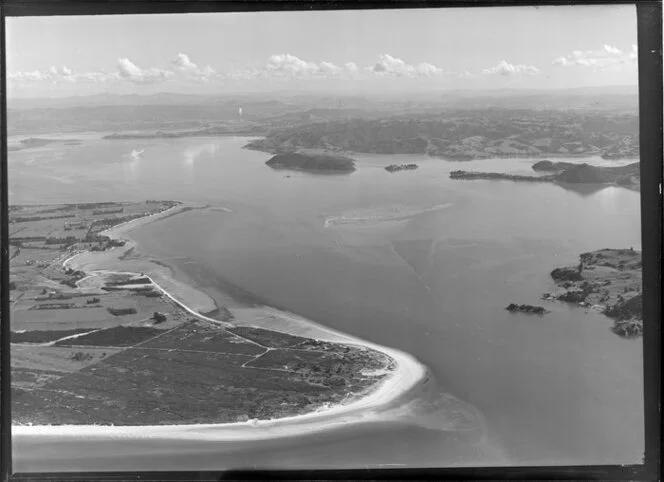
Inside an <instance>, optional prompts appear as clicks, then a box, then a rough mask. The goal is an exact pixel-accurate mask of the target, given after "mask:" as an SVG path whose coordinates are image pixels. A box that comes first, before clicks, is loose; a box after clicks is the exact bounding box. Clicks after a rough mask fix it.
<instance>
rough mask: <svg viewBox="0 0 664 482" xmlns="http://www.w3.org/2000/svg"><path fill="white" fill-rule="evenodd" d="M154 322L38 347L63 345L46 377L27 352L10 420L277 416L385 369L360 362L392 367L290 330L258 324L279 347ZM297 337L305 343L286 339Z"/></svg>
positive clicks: (180, 420) (368, 380)
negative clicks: (59, 369) (59, 367)
mask: <svg viewBox="0 0 664 482" xmlns="http://www.w3.org/2000/svg"><path fill="white" fill-rule="evenodd" d="M151 330H152V331H151V334H152V337H151V338H150V339H148V340H147V341H145V340H141V341H137V337H136V333H141V334H142V335H146V334H147V333H148V331H147V330H140V331H137V330H136V329H122V330H119V329H118V328H110V329H107V330H101V331H97V332H94V333H92V334H91V335H83V336H80V337H78V338H75V339H72V340H71V343H72V346H71V347H69V349H68V350H66V349H65V348H64V347H62V346H56V347H39V348H40V349H41V353H44V352H46V353H49V354H50V353H51V352H52V351H55V350H59V351H60V357H61V358H62V360H63V361H62V362H61V363H64V373H57V374H53V375H52V376H50V377H49V376H48V375H49V374H48V373H44V371H43V370H42V371H40V370H37V369H36V367H35V366H34V365H35V359H36V354H34V353H29V355H31V356H26V354H25V353H23V359H24V361H23V363H22V364H21V366H20V367H19V368H20V370H19V371H20V372H21V373H23V372H26V373H27V372H29V373H31V375H26V376H22V377H21V379H20V383H16V384H14V391H13V400H12V402H13V404H14V405H13V417H14V421H15V423H19V424H24V423H32V424H61V423H67V424H114V425H134V424H135V425H140V424H154V425H160V424H185V423H186V424H192V423H212V422H216V423H223V422H236V421H246V420H249V419H271V418H278V417H284V416H289V415H296V414H300V413H302V412H303V411H309V410H312V409H314V408H316V407H318V406H321V405H323V404H326V403H338V402H341V401H342V400H344V399H345V398H346V397H348V396H349V395H352V394H357V393H359V392H361V391H362V390H364V389H366V388H368V387H370V386H371V385H372V384H374V383H375V382H376V381H377V380H379V379H380V378H381V377H380V376H376V375H375V374H374V373H367V371H366V370H368V369H369V370H372V369H373V370H377V369H387V368H388V367H389V359H388V358H387V357H386V356H384V355H382V354H379V353H377V352H374V351H373V350H368V349H366V348H360V347H356V346H341V345H337V344H332V343H316V342H315V341H313V340H309V339H306V338H303V339H302V340H301V341H300V340H294V338H298V337H293V336H291V335H287V334H281V333H278V332H269V333H270V335H269V336H268V335H266V334H265V333H261V336H262V338H261V339H262V340H263V341H265V340H269V341H270V344H271V345H275V346H280V347H282V348H269V347H266V346H264V345H261V344H257V343H256V342H254V341H252V340H250V339H248V338H243V337H242V336H240V335H237V334H235V333H232V332H231V331H229V330H226V329H225V328H223V327H222V326H221V325H218V324H213V323H210V322H205V321H198V320H192V321H189V322H187V323H184V324H181V325H179V326H177V327H175V328H173V329H171V330H156V329H151ZM260 331H261V332H267V331H268V330H260ZM141 338H142V337H141ZM294 341H297V342H298V343H302V342H304V343H306V344H307V345H306V347H305V348H304V349H301V350H296V349H292V348H285V347H289V346H292V345H293V342H294ZM86 344H88V346H86ZM58 345H60V343H58ZM90 345H94V346H90ZM129 345H131V346H129ZM101 346H103V350H105V351H104V352H102V353H108V352H109V351H110V350H117V351H115V354H113V355H111V356H104V357H102V356H100V354H99V352H100V350H102V348H101ZM122 347H127V348H124V349H122ZM20 348H23V349H24V351H25V348H28V347H20ZM29 348H31V349H34V348H35V347H29ZM63 350H66V351H63ZM77 353H80V355H77ZM87 354H91V355H89V356H91V357H92V358H89V356H88V355H87ZM51 356H53V355H51ZM42 357H43V355H42ZM77 358H78V359H80V360H77ZM76 363H78V364H79V365H78V366H77V365H76ZM26 365H27V367H26ZM76 368H78V369H76Z"/></svg>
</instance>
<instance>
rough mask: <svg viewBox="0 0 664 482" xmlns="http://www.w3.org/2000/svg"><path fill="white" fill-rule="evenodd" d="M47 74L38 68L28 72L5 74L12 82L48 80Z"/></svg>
mask: <svg viewBox="0 0 664 482" xmlns="http://www.w3.org/2000/svg"><path fill="white" fill-rule="evenodd" d="M48 78H49V74H47V73H44V72H42V71H40V70H33V71H30V72H10V73H8V74H7V79H8V80H10V81H13V82H19V83H21V82H41V81H44V80H48Z"/></svg>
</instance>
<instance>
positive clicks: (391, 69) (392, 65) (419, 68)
mask: <svg viewBox="0 0 664 482" xmlns="http://www.w3.org/2000/svg"><path fill="white" fill-rule="evenodd" d="M366 70H367V71H368V72H370V73H373V74H377V75H381V76H387V75H392V76H396V77H428V76H433V75H440V74H442V73H443V69H441V68H440V67H436V66H435V65H433V64H430V63H428V62H422V63H421V64H418V65H416V66H415V65H410V64H407V63H406V62H404V61H403V60H401V59H399V58H397V57H393V56H391V55H390V54H383V55H381V56H380V57H379V58H378V60H377V61H376V62H375V63H374V64H373V65H372V66H370V67H367V69H366Z"/></svg>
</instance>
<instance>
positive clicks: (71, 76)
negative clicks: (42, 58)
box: [7, 65, 113, 85]
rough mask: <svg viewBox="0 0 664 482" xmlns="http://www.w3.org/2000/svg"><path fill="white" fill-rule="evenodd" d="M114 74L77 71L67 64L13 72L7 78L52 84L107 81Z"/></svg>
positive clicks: (25, 82) (13, 80)
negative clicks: (46, 69) (44, 68)
mask: <svg viewBox="0 0 664 482" xmlns="http://www.w3.org/2000/svg"><path fill="white" fill-rule="evenodd" d="M112 77H113V75H110V74H107V73H104V72H82V73H76V72H74V71H73V70H72V69H70V68H69V67H67V66H66V65H62V66H60V67H56V66H54V65H53V66H51V67H50V68H49V69H48V71H41V70H33V71H30V72H11V73H9V74H8V75H7V79H8V80H9V81H10V82H12V84H14V85H19V84H27V83H34V82H49V83H52V84H60V83H65V82H67V83H76V82H87V83H92V82H95V83H96V82H106V81H108V80H110V79H111V78H112Z"/></svg>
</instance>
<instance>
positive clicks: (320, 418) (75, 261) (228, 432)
mask: <svg viewBox="0 0 664 482" xmlns="http://www.w3.org/2000/svg"><path fill="white" fill-rule="evenodd" d="M196 207H198V208H205V207H207V206H206V205H200V204H195V203H180V204H178V205H177V206H174V207H172V208H169V209H167V210H165V211H162V212H159V213H156V214H152V215H147V216H143V217H141V218H137V219H133V220H131V221H127V222H125V223H122V224H119V225H117V226H113V227H112V228H110V229H108V230H105V231H103V232H101V233H100V234H103V235H106V236H109V237H110V238H112V239H122V240H125V241H126V244H125V246H123V247H121V248H118V247H114V248H112V249H110V250H108V251H106V252H101V253H97V252H94V253H93V252H90V251H82V252H79V253H75V254H73V255H72V256H69V257H68V258H66V259H65V260H64V261H63V262H62V266H63V267H72V268H73V269H82V270H83V271H85V273H86V275H87V276H86V277H85V278H83V279H84V280H87V279H89V278H95V277H97V276H99V275H101V274H108V273H125V274H127V273H132V274H135V275H138V274H139V273H137V272H135V271H128V270H124V271H122V270H119V269H115V268H119V266H118V264H124V263H125V262H126V261H125V260H124V259H121V256H123V255H124V254H125V253H126V252H127V251H129V250H133V249H134V248H135V247H136V244H137V243H136V242H135V241H134V240H132V239H131V238H128V233H129V231H131V230H133V229H136V228H138V227H140V226H143V225H145V224H148V223H150V222H154V221H156V220H159V219H162V218H164V217H167V216H171V215H174V214H178V213H181V212H186V211H188V210H190V209H192V208H196ZM120 251H122V253H121V254H120V253H119V252H120ZM134 261H138V265H139V267H145V268H146V269H145V270H143V271H142V272H141V274H142V275H144V276H147V277H149V278H150V280H151V282H152V283H153V284H154V285H155V287H156V288H157V289H159V290H160V291H161V292H162V293H163V294H164V295H166V296H167V297H168V298H170V299H171V300H172V301H173V302H175V303H177V304H178V305H179V306H180V307H181V308H182V309H184V310H185V311H187V312H188V313H190V314H191V315H193V316H196V317H197V318H199V319H202V320H205V321H208V322H211V323H216V324H220V325H224V326H233V323H227V322H224V321H220V320H216V319H213V318H209V317H207V316H205V315H204V314H201V313H209V312H210V310H209V309H201V307H200V306H195V305H201V303H202V304H203V305H206V304H207V303H203V302H204V301H207V302H208V303H209V302H212V305H213V308H216V304H215V303H214V300H213V299H212V298H211V297H209V296H208V295H206V294H204V293H201V292H200V291H199V290H197V289H196V288H194V287H191V286H187V285H184V283H181V282H179V281H178V280H176V279H174V276H173V270H172V269H170V268H166V267H163V266H162V268H163V269H161V270H160V269H158V267H159V266H160V265H157V264H155V263H153V262H152V261H150V260H149V259H147V258H146V257H143V256H141V257H139V258H137V259H136V260H134ZM133 264H136V263H133ZM69 265H71V266H69ZM104 265H109V266H106V267H105V268H102V266H104ZM91 267H92V269H90V268H91ZM95 268H96V269H95ZM134 269H135V268H134ZM166 271H170V273H167V272H166ZM155 275H156V276H155ZM155 278H157V280H156V279H155ZM81 281H83V280H81ZM164 285H167V286H166V287H164ZM183 287H184V288H185V289H182V288H183ZM173 288H175V289H173ZM173 292H174V293H173ZM204 298H207V300H205V299H204ZM192 305H193V306H192ZM205 307H209V305H208V306H204V307H203V308H205ZM230 311H231V312H232V313H234V314H235V313H236V312H237V314H238V315H241V314H244V313H251V314H252V316H256V314H258V315H259V316H261V317H262V318H263V319H270V320H273V319H275V318H276V319H277V323H278V322H279V320H281V322H283V323H287V324H288V325H289V328H290V329H291V330H294V331H292V333H293V334H297V333H298V332H299V333H302V335H300V336H305V337H309V338H314V337H318V339H323V340H328V341H333V342H336V343H344V344H349V345H355V346H359V347H364V348H367V349H371V350H375V351H378V352H380V353H382V354H384V355H385V356H387V357H388V358H389V359H390V360H391V361H392V362H393V363H394V369H393V370H392V371H391V372H390V373H389V374H388V375H387V376H385V378H384V379H383V380H381V381H378V382H376V383H375V384H374V385H372V386H370V387H368V388H367V389H365V390H364V391H362V392H360V393H358V394H355V395H352V396H348V397H347V399H345V401H343V402H341V403H337V404H335V405H329V404H328V405H323V406H322V407H318V408H316V409H314V410H312V411H309V412H306V413H303V414H298V415H292V416H289V417H282V418H275V419H270V420H249V421H247V422H232V423H208V424H188V425H185V424H183V425H122V426H113V425H111V426H107V425H103V426H102V425H13V426H12V430H13V433H14V435H16V436H22V437H37V436H38V437H40V438H41V437H44V436H47V437H48V436H51V437H56V438H58V439H62V438H79V437H84V438H96V439H104V438H107V437H121V438H132V439H145V438H155V437H158V438H169V439H211V440H220V441H222V440H234V441H243V440H247V441H249V440H266V439H273V438H280V437H288V436H296V435H305V434H309V433H315V432H320V431H323V430H330V429H333V428H338V427H339V426H342V425H345V424H348V423H357V422H361V421H364V422H368V421H372V420H374V421H378V420H380V418H381V414H380V412H381V411H382V410H385V409H388V408H390V407H391V406H393V405H394V403H396V402H397V401H398V400H399V399H401V398H403V397H404V396H405V395H406V394H407V393H408V392H410V391H412V390H413V389H415V388H416V387H417V386H418V385H420V384H421V383H425V382H426V381H428V379H429V373H428V370H427V368H426V367H425V366H424V365H422V364H421V363H420V362H418V361H417V360H416V359H415V357H413V356H412V355H409V354H407V353H405V352H402V351H400V350H397V349H394V348H389V347H385V346H382V345H378V344H376V343H372V342H370V341H366V340H362V339H360V338H356V337H354V336H351V335H349V334H346V333H342V332H339V331H337V330H334V329H332V328H328V327H326V326H323V325H320V324H318V323H316V322H314V321H313V320H309V319H306V318H304V317H301V316H299V315H296V314H295V313H290V312H288V311H284V310H280V309H277V308H273V307H270V306H260V307H254V308H232V309H231V310H230ZM251 323H252V321H251V320H248V321H245V322H243V324H244V326H258V325H261V324H260V323H259V324H258V325H252V324H251ZM260 327H262V328H265V329H272V330H273V331H280V330H279V329H278V328H277V329H275V328H270V327H269V326H265V325H262V326H260ZM282 332H285V331H282ZM312 333H313V334H312ZM321 337H322V338H321ZM137 427H140V428H141V430H140V433H138V432H139V431H137V430H136V429H137Z"/></svg>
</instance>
